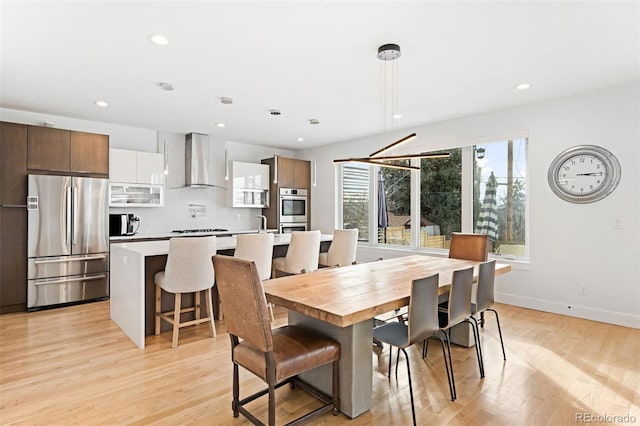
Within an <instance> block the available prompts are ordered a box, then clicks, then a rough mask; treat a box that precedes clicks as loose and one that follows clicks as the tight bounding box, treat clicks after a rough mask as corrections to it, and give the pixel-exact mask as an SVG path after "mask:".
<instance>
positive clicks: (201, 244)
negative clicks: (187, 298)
mask: <svg viewBox="0 0 640 426" xmlns="http://www.w3.org/2000/svg"><path fill="white" fill-rule="evenodd" d="M215 254H216V237H215V236H212V237H188V238H171V239H170V240H169V255H168V256H167V266H166V267H165V270H164V271H161V272H158V273H157V274H156V275H155V277H154V282H155V283H156V304H155V311H156V327H155V334H156V335H158V334H160V321H161V320H165V321H166V322H168V323H169V324H172V325H173V337H172V340H171V347H172V348H175V347H177V346H178V332H179V330H180V328H182V327H187V326H189V325H195V324H200V323H203V322H208V323H209V326H210V327H211V334H212V335H213V337H216V328H215V324H214V322H213V308H212V303H211V288H212V287H213V285H214V283H215V275H214V270H213V265H212V264H211V256H213V255H215ZM162 290H164V291H166V292H169V293H174V295H175V306H174V309H173V310H172V311H167V312H162V306H161V301H162ZM202 292H204V293H205V306H206V311H207V317H206V318H201V317H200V303H201V300H200V299H201V296H202ZM182 293H194V301H193V304H194V306H193V307H191V308H182V307H181V304H182ZM186 312H194V314H195V319H193V320H190V321H185V322H182V321H181V314H183V313H186Z"/></svg>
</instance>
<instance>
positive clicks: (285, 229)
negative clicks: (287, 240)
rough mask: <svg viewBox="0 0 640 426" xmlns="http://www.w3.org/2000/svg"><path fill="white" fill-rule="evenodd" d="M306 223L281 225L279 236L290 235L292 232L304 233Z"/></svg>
mask: <svg viewBox="0 0 640 426" xmlns="http://www.w3.org/2000/svg"><path fill="white" fill-rule="evenodd" d="M306 230H307V224H306V223H281V224H280V229H279V232H280V233H281V234H290V233H292V232H293V231H306Z"/></svg>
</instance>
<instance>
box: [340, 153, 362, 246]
mask: <svg viewBox="0 0 640 426" xmlns="http://www.w3.org/2000/svg"><path fill="white" fill-rule="evenodd" d="M342 228H344V229H352V228H358V240H359V241H369V166H366V165H360V164H344V165H343V166H342Z"/></svg>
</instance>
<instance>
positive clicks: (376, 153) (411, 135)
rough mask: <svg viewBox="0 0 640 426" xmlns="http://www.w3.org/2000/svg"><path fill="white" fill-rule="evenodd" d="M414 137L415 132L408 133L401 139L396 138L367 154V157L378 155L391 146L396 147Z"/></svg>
mask: <svg viewBox="0 0 640 426" xmlns="http://www.w3.org/2000/svg"><path fill="white" fill-rule="evenodd" d="M415 137H416V134H415V133H411V134H410V135H407V136H405V137H404V138H402V139H398V140H397V141H395V142H393V143H391V144H389V145H387V146H385V147H384V148H381V149H379V150H377V151H376V152H374V153H373V154H371V155H369V157H370V158H374V157H378V156H380V155H382V153H384V152H386V151H388V150H390V149H391V148H396V147H398V146H399V145H402V144H403V143H405V142H409V141H410V140H412V139H414V138H415Z"/></svg>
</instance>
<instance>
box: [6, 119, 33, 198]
mask: <svg viewBox="0 0 640 426" xmlns="http://www.w3.org/2000/svg"><path fill="white" fill-rule="evenodd" d="M0 165H1V167H0V204H11V205H22V204H25V203H26V197H27V126H26V125H24V124H16V123H5V122H0Z"/></svg>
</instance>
